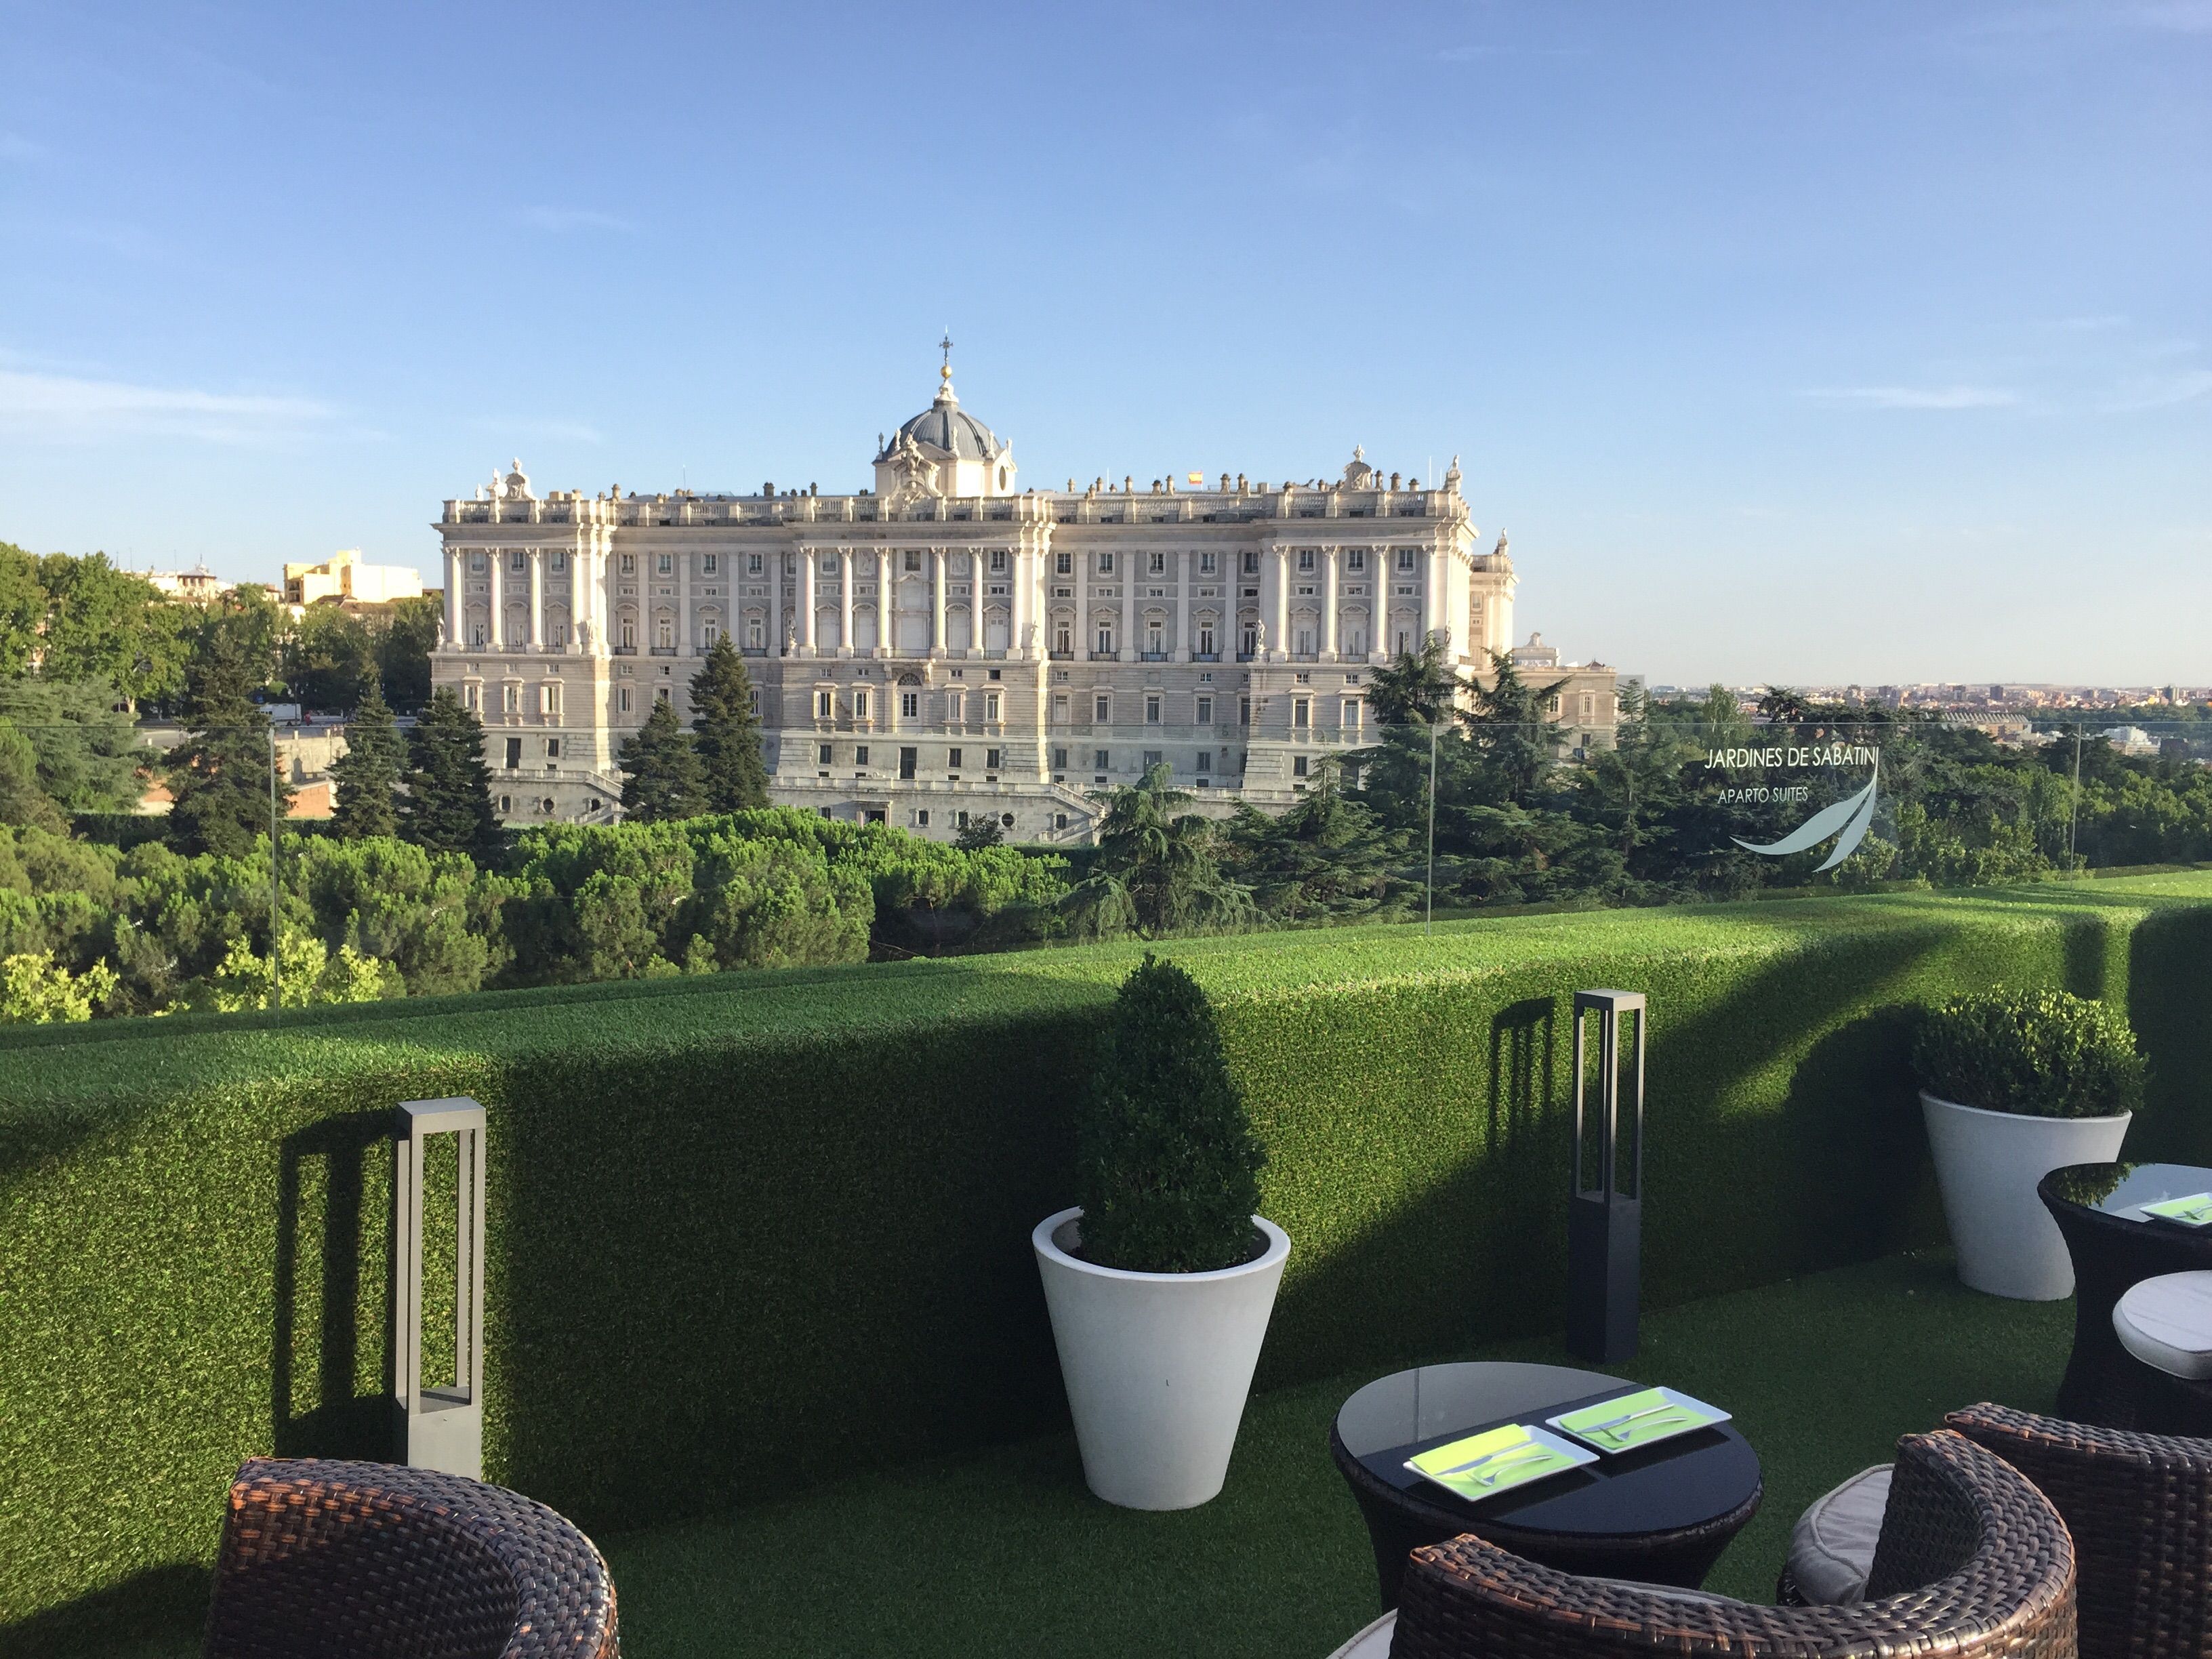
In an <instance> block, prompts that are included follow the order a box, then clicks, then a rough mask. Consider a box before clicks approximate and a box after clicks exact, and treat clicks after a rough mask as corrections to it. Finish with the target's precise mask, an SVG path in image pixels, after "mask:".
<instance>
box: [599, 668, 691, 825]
mask: <svg viewBox="0 0 2212 1659" xmlns="http://www.w3.org/2000/svg"><path fill="white" fill-rule="evenodd" d="M616 759H617V761H618V762H620V763H621V765H622V769H623V787H622V804H623V813H624V814H625V815H626V816H627V817H630V818H632V819H634V820H635V821H636V822H637V823H665V822H667V821H668V820H669V819H671V818H689V817H697V816H698V815H699V814H700V813H702V812H703V811H707V810H708V808H707V800H706V787H705V780H704V779H703V778H702V775H701V771H700V766H699V751H698V750H696V749H695V748H693V747H692V744H691V734H690V732H686V731H685V730H684V728H683V726H680V725H678V723H677V720H676V708H675V705H674V704H673V703H672V702H670V701H669V700H668V699H667V698H665V697H658V698H655V699H654V700H653V712H652V713H651V714H647V716H646V717H645V724H644V725H643V726H640V727H639V728H638V729H637V730H636V731H635V732H633V733H631V735H630V736H629V738H625V739H624V740H623V746H622V748H621V750H619V751H617V755H616Z"/></svg>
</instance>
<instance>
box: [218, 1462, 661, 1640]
mask: <svg viewBox="0 0 2212 1659" xmlns="http://www.w3.org/2000/svg"><path fill="white" fill-rule="evenodd" d="M202 1651H203V1652H204V1655H205V1656H206V1659H278V1656H284V1659H295V1656H298V1655H301V1654H308V1653H313V1654H317V1655H322V1656H328V1659H527V1656H534V1655H541V1654H542V1655H553V1654H559V1655H562V1656H563V1659H617V1656H618V1655H619V1653H620V1652H621V1647H620V1644H619V1643H618V1642H617V1639H616V1632H615V1588H614V1583H613V1581H612V1580H611V1579H610V1578H609V1577H607V1568H606V1563H605V1562H604V1561H602V1560H601V1559H599V1551H598V1550H596V1549H594V1548H593V1547H592V1541H591V1540H590V1539H588V1538H586V1537H585V1536H584V1534H582V1533H580V1532H578V1531H577V1530H576V1529H575V1528H574V1527H572V1526H570V1525H569V1524H568V1522H566V1521H564V1520H562V1518H561V1517H560V1516H557V1515H556V1514H555V1513H554V1512H553V1511H552V1510H549V1509H547V1508H546V1507H545V1506H544V1504H539V1503H536V1502H533V1501H532V1499H530V1498H524V1497H522V1496H521V1495H520V1494H519V1493H516V1492H508V1491H507V1490H506V1489H505V1488H503V1487H500V1486H485V1485H484V1484H483V1482H481V1481H477V1480H464V1479H462V1478H461V1477H459V1476H458V1475H451V1474H434V1473H432V1472H431V1471H429V1470H427V1469H410V1468H399V1467H398V1466H396V1465H393V1464H389V1463H346V1462H324V1461H321V1460H318V1459H313V1458H302V1459H295V1460H287V1459H279V1458H256V1459H254V1460H253V1461H252V1462H249V1463H247V1464H246V1467H245V1468H241V1469H240V1471H239V1472H238V1479H237V1480H234V1481H233V1482H232V1483H231V1487H230V1510H229V1513H228V1516H225V1518H224V1522H223V1529H222V1555H221V1557H220V1559H218V1560H217V1562H216V1580H215V1600H214V1602H213V1604H212V1605H211V1606H210V1608H209V1610H208V1628H207V1642H206V1644H205V1646H204V1649H203V1650H202Z"/></svg>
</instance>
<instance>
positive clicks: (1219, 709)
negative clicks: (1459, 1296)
mask: <svg viewBox="0 0 2212 1659" xmlns="http://www.w3.org/2000/svg"><path fill="white" fill-rule="evenodd" d="M1461 483H1462V476H1461V473H1460V470H1459V466H1458V463H1457V462H1456V461H1455V462H1454V463H1453V465H1452V467H1451V469H1450V471H1448V472H1446V473H1445V475H1444V477H1443V483H1442V484H1441V486H1439V487H1435V488H1431V487H1426V486H1425V484H1424V483H1422V481H1421V480H1419V478H1416V477H1402V476H1401V475H1399V474H1396V473H1392V474H1389V475H1388V476H1386V475H1384V474H1383V472H1381V471H1378V470H1377V469H1376V468H1374V467H1371V466H1370V465H1367V463H1366V461H1365V459H1364V457H1362V456H1361V455H1360V454H1359V453H1358V452H1356V451H1355V452H1354V454H1353V458H1352V463H1351V465H1348V466H1346V468H1345V469H1344V472H1343V476H1342V477H1340V478H1337V479H1334V480H1330V481H1328V482H1326V483H1297V484H1294V483H1286V482H1275V483H1267V482H1258V481H1253V480H1249V479H1247V478H1246V477H1243V476H1241V475H1239V476H1237V477H1231V476H1230V475H1228V474H1226V473H1225V474H1223V475H1222V476H1221V477H1220V478H1219V479H1218V482H1215V483H1212V484H1211V485H1209V486H1200V485H1196V484H1186V483H1182V482H1178V481H1177V480H1175V479H1172V478H1169V479H1161V480H1156V481H1153V482H1152V483H1151V484H1150V485H1149V487H1142V488H1140V487H1139V485H1138V483H1136V481H1135V480H1133V479H1131V478H1126V477H1125V478H1123V479H1122V480H1121V483H1120V484H1119V485H1118V486H1116V485H1115V484H1112V483H1109V482H1108V481H1106V480H1105V479H1103V478H1101V479H1097V480H1096V481H1094V482H1093V483H1091V485H1090V487H1089V488H1088V489H1078V488H1076V486H1075V484H1074V483H1073V480H1071V481H1070V482H1069V484H1068V487H1067V488H1066V489H1064V490H1040V489H1023V488H1022V487H1021V486H1020V485H1019V484H1018V481H1017V477H1016V466H1015V461H1014V457H1013V452H1012V448H1011V447H1009V446H1008V445H1007V444H1006V441H1004V440H1002V439H1000V437H999V436H998V435H996V434H995V433H994V432H993V431H992V430H991V429H990V428H988V427H987V426H985V425H984V424H983V423H982V422H981V421H979V420H977V419H976V418H975V416H972V415H969V413H967V412H966V411H965V410H963V409H962V408H961V407H960V404H959V400H958V398H956V397H955V396H954V394H953V390H952V385H951V367H950V365H949V364H948V365H947V366H946V368H945V370H944V372H943V375H942V384H941V386H940V387H939V392H938V393H937V396H936V398H935V400H934V401H933V403H932V404H930V406H929V408H927V410H924V411H923V412H922V413H921V414H920V415H917V416H915V417H914V418H913V419H912V420H910V421H908V422H906V424H905V425H903V426H902V427H901V428H899V429H898V430H897V432H896V434H894V435H892V436H891V438H890V440H889V441H886V442H881V443H879V445H878V451H877V453H876V457H875V463H874V483H873V488H872V489H865V490H862V491H861V492H860V493H859V494H857V495H821V494H818V493H817V491H816V490H815V489H814V488H813V487H812V486H809V487H808V488H807V489H804V490H781V491H780V490H778V489H776V487H775V485H773V484H767V485H763V487H762V489H761V491H760V493H759V494H757V495H696V494H693V493H691V492H690V491H687V490H677V491H674V492H672V493H670V494H662V495H637V494H635V493H633V494H630V495H623V494H621V493H620V492H619V491H616V490H610V491H608V492H606V493H605V494H603V495H584V494H582V493H580V492H578V491H562V490H554V491H550V492H549V493H548V494H546V495H544V496H542V497H541V496H539V495H537V494H536V493H535V492H534V491H533V490H532V488H531V483H530V480H529V479H528V477H526V476H525V475H524V473H523V471H522V469H521V466H520V463H517V464H516V465H515V467H514V469H513V471H510V472H508V473H507V474H506V475H505V476H503V477H496V478H495V480H494V482H493V483H492V484H491V485H490V486H489V488H488V489H478V490H477V495H476V498H475V499H474V500H459V501H447V503H446V504H445V512H444V514H443V517H442V519H441V522H440V523H439V526H438V529H439V532H440V534H441V536H442V538H443V539H444V543H445V605H446V614H445V619H444V628H443V636H442V638H441V641H440V644H439V647H438V648H437V650H436V652H435V653H434V655H433V658H432V677H433V679H434V682H435V684H436V685H438V686H440V687H444V688H450V689H452V690H453V691H454V693H455V694H456V695H457V696H459V698H460V699H461V701H462V702H463V703H464V704H465V706H467V707H468V708H471V709H474V710H476V711H477V713H478V714H480V715H481V716H482V718H483V723H484V727H485V733H486V745H487V750H488V754H487V758H488V760H489V763H490V765H491V767H492V769H493V775H494V784H493V791H494V796H495V800H496V802H497V804H498V805H499V807H500V811H501V816H502V817H504V818H505V819H506V820H507V822H509V823H531V822H543V821H545V820H548V819H556V818H569V819H587V820H593V819H596V820H604V819H606V818H609V817H614V816H616V815H617V811H618V808H617V800H618V798H619V795H620V792H621V787H622V782H621V773H620V769H619V767H618V765H617V751H618V750H620V748H621V746H622V744H623V740H624V739H625V738H627V737H628V735H629V733H630V732H632V731H634V730H635V728H636V727H637V726H640V725H641V724H643V722H644V720H645V718H646V716H647V713H648V712H649V711H650V709H651V708H652V705H653V702H654V701H655V700H656V699H659V698H667V699H669V700H670V701H671V702H673V703H674V704H675V705H676V709H677V712H678V714H679V715H681V716H683V717H684V719H685V720H689V718H690V707H689V691H690V678H691V676H692V675H693V674H695V673H696V671H698V668H699V665H700V659H702V657H703V656H704V655H705V653H706V652H707V651H708V648H709V647H711V646H712V645H713V644H714V641H715V640H716V639H718V638H719V637H720V636H721V635H723V634H725V633H728V634H730V635H732V636H733V637H734V639H735V641H736V642H737V644H738V648H739V649H740V650H741V651H742V652H743V653H744V656H745V659H746V665H747V667H748V668H749V669H750V671H751V675H752V678H753V683H754V685H755V687H756V689H757V694H758V697H759V702H760V712H761V716H762V720H763V728H764V746H765V749H766V753H767V759H768V764H769V773H770V776H771V793H772V796H773V798H774V799H775V801H776V802H777V803H779V804H781V805H799V806H807V807H813V808H817V809H819V810H820V811H823V812H825V813H828V814H829V815H830V816H832V817H841V818H860V819H873V820H878V821H882V822H888V823H896V824H900V825H903V826H905V827H907V828H909V829H915V830H916V831H919V832H921V833H923V834H927V835H930V836H938V837H940V838H950V837H951V836H955V835H957V833H958V832H959V830H960V829H962V828H963V827H965V826H966V825H967V824H968V823H970V822H971V821H972V820H974V819H975V818H977V817H981V816H987V817H992V818H995V819H997V820H999V821H1000V823H1001V825H1002V826H1003V827H1004V829H1005V831H1006V836H1007V837H1008V838H1009V839H1011V840H1020V841H1040V842H1051V841H1060V842H1067V841H1080V840H1084V839H1087V838H1088V837H1089V836H1091V833H1092V830H1093V829H1094V827H1095V825H1096V823H1097V819H1098V817H1099V816H1100V815H1101V812H1102V811H1103V809H1102V808H1101V807H1100V805H1098V803H1097V800H1096V799H1094V798H1093V797H1094V792H1097V791H1100V790H1102V789H1103V788H1105V787H1109V786H1113V785H1117V784H1127V783H1133V782H1135V781H1138V780H1139V778H1141V777H1142V776H1143V775H1145V773H1146V771H1147V769H1150V768H1151V767H1152V766H1154V765H1158V764H1165V765H1166V766H1167V767H1169V768H1170V771H1171V773H1172V775H1173V777H1174V780H1175V782H1176V785H1177V786H1178V787H1182V788H1186V789H1188V790H1189V791H1191V792H1192V793H1194V795H1196V796H1197V797H1198V798H1199V799H1200V801H1201V802H1202V803H1212V804H1214V805H1215V807H1216V809H1217V810H1218V811H1222V812H1226V811H1228V810H1229V809H1230V805H1231V802H1232V801H1233V800H1234V799H1237V798H1239V797H1241V798H1242V799H1246V800H1249V801H1251V802H1253V803H1254V804H1255V805H1261V806H1263V807H1268V808H1273V809H1275V810H1280V809H1281V808H1283V807H1285V806H1286V805H1290V804H1291V802H1293V801H1294V800H1295V799H1297V796H1298V794H1299V793H1301V792H1302V791H1304V789H1305V788H1306V787H1308V781H1309V780H1310V779H1311V778H1312V777H1314V776H1315V775H1316V768H1317V766H1318V764H1319V763H1320V762H1321V761H1322V759H1323V757H1328V756H1331V755H1334V754H1339V753H1341V752H1342V751H1345V750H1354V749H1358V748H1360V747H1362V746H1364V745H1367V744H1372V743H1373V742H1375V741H1376V737H1377V734H1376V730H1375V726H1374V720H1373V717H1372V715H1371V714H1370V712H1369V709H1368V706H1367V688H1368V682H1369V677H1370V674H1371V673H1372V672H1373V671H1374V669H1375V668H1376V667H1377V666H1379V665H1383V664H1384V663H1387V662H1388V661H1389V660H1390V659H1391V657H1392V656H1393V655H1394V654H1395V653H1398V652H1400V651H1404V650H1408V649H1418V648H1419V647H1420V645H1421V643H1422V641H1424V640H1425V638H1427V637H1428V636H1430V635H1437V636H1440V637H1442V638H1443V640H1444V641H1446V642H1447V645H1448V649H1449V655H1450V658H1451V659H1452V660H1453V661H1454V662H1455V663H1456V664H1457V665H1458V666H1459V668H1460V670H1461V671H1462V673H1464V674H1466V675H1468V676H1469V677H1471V678H1474V677H1482V676H1486V674H1487V673H1488V672H1489V671H1490V664H1491V653H1493V652H1504V651H1506V650H1508V649H1509V648H1510V645H1511V641H1512V638H1513V589H1514V574H1513V565H1512V561H1511V559H1510V557H1509V556H1508V555H1507V552H1506V548H1505V542H1504V538H1503V537H1500V538H1499V539H1498V543H1497V544H1496V545H1495V547H1493V548H1492V549H1490V550H1484V549H1483V548H1482V547H1481V546H1480V544H1479V543H1478V540H1477V532H1476V529H1475V526H1474V522H1473V520H1471V518H1470V517H1469V514H1468V506H1467V502H1466V501H1465V500H1464V498H1463V497H1462V494H1461ZM1613 678H1614V677H1613V670H1611V669H1609V668H1604V667H1601V666H1598V665H1589V666H1583V667H1577V666H1563V667H1561V668H1559V670H1557V671H1548V670H1547V679H1546V680H1545V682H1544V683H1545V684H1550V683H1551V682H1552V681H1553V680H1554V679H1563V680H1564V681H1565V684H1563V685H1562V686H1561V687H1560V689H1559V692H1558V693H1557V695H1556V696H1554V698H1553V705H1552V706H1553V717H1554V719H1555V720H1557V722H1558V725H1559V742H1560V744H1561V745H1562V747H1563V748H1583V747H1587V746H1590V745H1594V744H1604V743H1607V742H1609V741H1610V738H1611V732H1612V729H1613V720H1614V685H1613Z"/></svg>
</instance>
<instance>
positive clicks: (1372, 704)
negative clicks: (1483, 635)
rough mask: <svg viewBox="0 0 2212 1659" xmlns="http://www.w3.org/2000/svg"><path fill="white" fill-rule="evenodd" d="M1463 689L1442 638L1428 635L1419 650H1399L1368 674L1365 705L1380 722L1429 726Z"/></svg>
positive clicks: (1439, 717)
mask: <svg viewBox="0 0 2212 1659" xmlns="http://www.w3.org/2000/svg"><path fill="white" fill-rule="evenodd" d="M1464 689H1465V685H1464V682H1462V680H1461V679H1460V678H1459V675H1458V674H1457V673H1456V672H1455V671H1454V670H1453V668H1452V665H1451V664H1450V663H1449V661H1448V660H1447V659H1446V658H1445V656H1444V642H1443V640H1442V639H1441V638H1438V637H1436V636H1433V635H1432V636H1431V637H1430V638H1429V639H1428V640H1427V641H1424V642H1423V644H1422V646H1421V648H1420V649H1419V651H1418V652H1414V651H1401V652H1400V653H1398V655H1397V657H1396V658H1395V659H1394V660H1393V661H1391V662H1389V663H1388V664H1386V665H1384V666H1383V667H1381V668H1378V669H1376V671H1374V672H1373V673H1372V674H1370V675H1369V676H1368V678H1367V706H1368V708H1370V709H1372V710H1373V711H1374V713H1375V719H1376V722H1377V723H1378V724H1380V725H1382V726H1386V727H1388V726H1413V725H1416V724H1418V725H1421V726H1431V725H1433V724H1435V723H1436V721H1437V720H1439V719H1441V718H1442V717H1443V716H1444V715H1446V714H1449V713H1450V712H1451V709H1452V707H1453V704H1454V702H1455V700H1456V699H1457V697H1458V696H1459V693H1460V692H1461V691H1462V690H1464Z"/></svg>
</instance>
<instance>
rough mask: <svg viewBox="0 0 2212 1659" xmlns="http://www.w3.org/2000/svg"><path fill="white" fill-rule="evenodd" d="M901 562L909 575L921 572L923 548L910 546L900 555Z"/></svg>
mask: <svg viewBox="0 0 2212 1659" xmlns="http://www.w3.org/2000/svg"><path fill="white" fill-rule="evenodd" d="M899 563H900V567H901V568H902V569H904V570H905V572H906V573H907V574H908V575H909V576H912V575H916V574H920V573H921V549H920V548H918V547H909V548H908V549H907V550H906V551H905V552H904V553H902V555H900V556H899Z"/></svg>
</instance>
